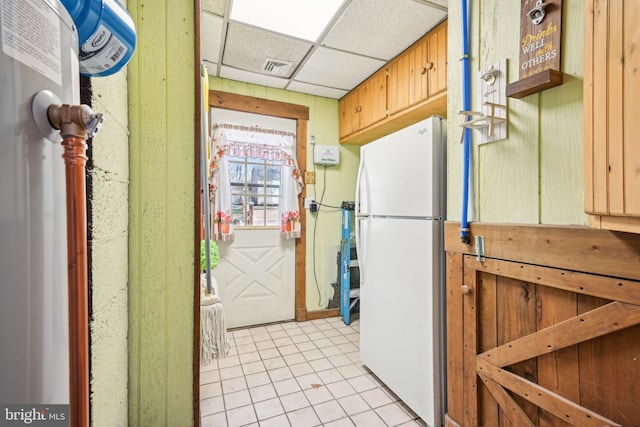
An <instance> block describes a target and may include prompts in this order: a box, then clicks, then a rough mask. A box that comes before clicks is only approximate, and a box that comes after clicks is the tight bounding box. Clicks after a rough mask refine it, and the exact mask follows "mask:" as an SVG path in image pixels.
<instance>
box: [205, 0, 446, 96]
mask: <svg viewBox="0 0 640 427" xmlns="http://www.w3.org/2000/svg"><path fill="white" fill-rule="evenodd" d="M233 1H234V0H202V13H201V23H200V28H201V34H200V40H201V52H202V59H203V61H204V63H205V65H206V66H207V70H208V72H209V75H211V76H218V77H222V78H225V79H230V80H237V81H241V82H246V83H253V84H258V85H262V86H268V87H274V88H279V89H286V90H291V91H296V92H302V93H307V94H311V95H318V96H324V97H327V98H335V99H339V98H342V97H343V96H344V95H345V94H346V93H348V92H349V91H350V90H351V89H353V88H354V87H356V86H357V85H358V84H360V83H361V82H362V81H363V80H365V79H366V78H367V77H369V76H370V75H371V74H373V73H374V72H375V71H377V70H378V69H379V68H380V67H382V66H383V65H384V64H386V63H387V62H389V60H391V59H392V58H394V57H395V56H397V55H398V54H399V53H400V52H402V51H403V50H405V49H406V48H407V47H409V46H410V45H411V44H413V43H414V42H415V41H416V40H418V39H419V38H420V37H422V36H423V35H424V34H426V33H427V32H429V31H430V30H431V29H432V28H434V27H435V26H436V25H438V24H439V23H440V22H442V21H443V20H444V19H446V17H447V0H344V1H343V2H342V3H341V5H340V7H339V8H338V9H337V12H336V13H335V14H334V15H333V16H332V17H331V18H330V19H329V22H328V23H327V25H326V26H325V27H324V30H322V32H321V33H320V36H318V38H317V39H315V40H306V39H301V38H296V37H292V36H289V35H286V34H283V33H280V32H277V31H272V30H267V29H264V28H261V27H258V26H255V25H249V24H246V23H243V22H240V21H238V20H234V19H232V17H231V11H232V8H233ZM263 1H264V3H266V4H268V3H269V1H270V0H263ZM290 1H291V2H292V4H293V3H296V2H299V1H300V0H290ZM317 2H318V3H320V4H322V3H321V2H322V0H317ZM275 3H282V2H274V4H275ZM284 3H286V2H284ZM318 3H316V4H318ZM277 13H280V12H279V11H278V12H277ZM281 13H283V14H284V13H286V11H282V12H281Z"/></svg>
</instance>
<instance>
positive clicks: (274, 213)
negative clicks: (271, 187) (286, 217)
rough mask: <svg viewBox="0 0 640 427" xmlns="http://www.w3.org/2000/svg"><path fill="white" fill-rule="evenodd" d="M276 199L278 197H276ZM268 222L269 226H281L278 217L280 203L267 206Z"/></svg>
mask: <svg viewBox="0 0 640 427" xmlns="http://www.w3.org/2000/svg"><path fill="white" fill-rule="evenodd" d="M274 199H277V198H276V197H274ZM265 213H266V216H267V224H266V225H269V226H276V227H278V226H280V219H279V218H278V205H277V204H276V205H275V206H267V208H266V212H265Z"/></svg>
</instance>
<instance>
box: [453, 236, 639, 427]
mask: <svg viewBox="0 0 640 427" xmlns="http://www.w3.org/2000/svg"><path fill="white" fill-rule="evenodd" d="M483 227H484V230H483V232H482V234H483V235H484V237H485V239H486V240H487V242H486V243H485V245H486V247H487V248H490V251H491V252H492V253H493V254H495V255H498V254H501V256H502V257H509V254H512V255H513V257H514V258H520V259H515V260H507V259H499V258H490V257H486V258H485V259H484V260H483V261H479V260H478V259H477V257H476V256H475V255H468V254H465V253H458V252H455V251H454V250H452V249H458V248H460V245H458V247H457V248H454V246H456V245H457V244H455V243H453V244H452V243H447V250H448V253H447V340H448V344H447V375H448V384H447V392H448V415H447V423H446V424H447V425H449V426H455V425H460V426H465V427H466V426H469V427H470V426H478V425H486V426H489V425H491V426H527V425H529V426H533V425H535V426H566V425H579V426H603V425H623V426H628V425H629V426H637V425H639V424H640V407H639V406H638V402H640V388H639V387H637V384H639V383H640V366H639V364H638V363H639V356H638V355H640V340H639V339H638V337H640V280H638V278H637V277H635V276H638V274H637V273H632V274H634V275H635V276H634V277H635V278H634V280H630V279H620V278H618V277H612V276H604V275H599V274H593V273H587V272H579V271H577V270H582V269H584V270H597V269H609V270H610V271H615V273H614V274H619V275H622V276H624V275H625V273H624V271H623V269H627V270H628V269H629V268H632V267H629V266H627V265H626V264H627V262H631V263H632V264H633V263H637V259H638V258H640V240H638V239H632V238H630V237H629V236H617V235H609V234H599V233H603V232H598V233H596V232H593V233H592V234H589V232H588V230H586V229H585V228H569V227H566V228H561V227H557V228H555V229H554V230H549V228H544V227H535V226H530V227H527V226H522V227H518V226H512V227H508V226H495V225H486V226H483ZM472 228H473V226H472ZM450 230H451V231H453V227H451V228H450ZM455 231H457V229H456V230H455ZM455 231H454V232H455ZM472 232H473V230H472ZM478 233H479V232H478ZM475 235H478V234H475ZM449 236H451V233H447V240H448V239H449ZM455 237H456V238H457V236H455ZM621 238H624V241H622V239H621ZM449 242H450V240H449ZM544 242H546V243H544ZM536 243H540V245H536ZM629 244H631V245H630V246H629ZM543 246H544V247H543ZM596 247H597V249H595V248H596ZM516 248H517V251H513V249H516ZM594 250H595V251H598V253H600V250H603V251H606V252H607V253H608V254H607V255H605V256H602V257H600V256H598V261H597V263H599V264H601V265H602V266H600V265H597V266H596V264H595V263H594V258H593V254H592V252H593V251H594ZM603 253H604V252H603ZM488 255H491V254H488ZM522 259H526V262H523V261H522ZM536 259H544V260H545V263H546V262H547V261H548V262H549V264H556V265H562V264H564V265H567V266H568V267H569V266H570V267H571V268H570V269H567V268H559V267H557V266H544V265H535V264H532V263H531V262H532V261H534V260H536ZM635 265H637V264H635ZM594 266H595V268H594ZM621 266H622V267H621ZM619 267H621V268H619ZM630 271H631V270H630ZM636 271H637V270H636Z"/></svg>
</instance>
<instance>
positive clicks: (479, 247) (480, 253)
mask: <svg viewBox="0 0 640 427" xmlns="http://www.w3.org/2000/svg"><path fill="white" fill-rule="evenodd" d="M475 240H476V245H475V246H474V247H473V249H474V250H475V251H476V259H477V260H478V261H480V262H484V259H485V258H484V237H483V236H476V237H475Z"/></svg>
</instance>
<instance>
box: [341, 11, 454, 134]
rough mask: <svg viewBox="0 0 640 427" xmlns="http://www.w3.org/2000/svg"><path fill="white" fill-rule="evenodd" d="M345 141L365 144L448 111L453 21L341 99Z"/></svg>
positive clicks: (436, 29)
mask: <svg viewBox="0 0 640 427" xmlns="http://www.w3.org/2000/svg"><path fill="white" fill-rule="evenodd" d="M339 114H340V143H342V144H359V145H363V144H366V143H368V142H371V141H373V140H375V139H378V138H380V137H381V136H384V135H387V134H389V133H392V132H394V131H396V130H399V129H401V128H403V127H406V126H408V125H411V124H413V123H416V122H418V121H420V120H422V119H425V118H427V117H430V116H432V115H439V116H443V117H446V114H447V21H445V22H443V23H441V24H440V25H438V26H437V27H436V28H435V29H433V30H432V31H430V32H429V33H428V34H426V35H425V36H424V37H422V38H421V39H420V40H418V41H417V42H415V43H414V44H413V45H411V46H410V47H409V48H407V49H406V50H405V51H404V52H402V53H401V54H400V55H398V56H397V57H396V58H394V59H393V60H391V61H390V62H389V63H388V64H387V65H385V66H384V67H382V68H381V69H380V70H378V71H377V72H376V73H375V74H373V75H372V76H371V77H369V78H368V79H367V80H365V81H364V82H363V83H361V84H360V85H359V86H358V87H356V88H355V89H354V90H352V91H351V92H349V93H348V94H347V95H345V96H344V97H343V98H342V99H341V100H340V102H339Z"/></svg>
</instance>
